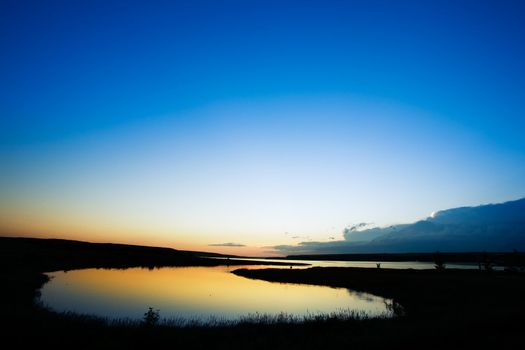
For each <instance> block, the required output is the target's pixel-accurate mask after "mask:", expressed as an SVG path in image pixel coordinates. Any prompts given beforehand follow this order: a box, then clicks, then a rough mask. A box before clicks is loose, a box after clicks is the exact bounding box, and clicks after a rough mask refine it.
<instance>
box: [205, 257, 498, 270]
mask: <svg viewBox="0 0 525 350" xmlns="http://www.w3.org/2000/svg"><path fill="white" fill-rule="evenodd" d="M213 259H223V260H224V259H226V258H222V257H216V258H213ZM230 259H231V260H248V261H257V262H268V263H271V262H278V263H290V264H304V265H302V266H301V265H299V266H294V267H293V268H298V269H300V268H309V267H364V268H374V269H375V268H377V264H378V263H380V264H381V268H385V269H414V270H434V269H435V263H434V262H427V261H341V260H292V259H266V258H230ZM445 265H446V268H447V269H468V270H477V269H479V266H478V264H474V263H446V264H445ZM265 267H268V266H265ZM274 267H275V266H274ZM250 268H258V267H257V266H250ZM493 269H494V270H497V271H503V266H494V267H493Z"/></svg>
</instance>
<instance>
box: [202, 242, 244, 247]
mask: <svg viewBox="0 0 525 350" xmlns="http://www.w3.org/2000/svg"><path fill="white" fill-rule="evenodd" d="M208 245H209V246H210V247H246V245H244V244H240V243H231V242H229V243H213V244H208Z"/></svg>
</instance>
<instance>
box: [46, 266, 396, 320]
mask: <svg viewBox="0 0 525 350" xmlns="http://www.w3.org/2000/svg"><path fill="white" fill-rule="evenodd" d="M237 268H240V266H236V267H225V266H220V267H176V268H160V269H154V270H148V269H142V268H131V269H125V270H116V269H85V270H74V271H68V272H63V271H60V272H53V273H49V274H48V275H49V276H50V277H52V279H51V281H50V282H48V283H46V284H45V285H44V287H43V288H42V290H41V293H42V294H41V301H42V302H43V303H44V305H46V306H48V307H50V308H52V309H53V310H55V311H73V312H77V313H82V314H92V315H97V316H103V317H108V318H113V319H115V318H133V319H141V318H142V317H143V315H144V312H145V311H146V310H147V308H148V307H150V306H151V307H153V308H155V309H160V315H161V317H162V318H178V319H183V320H193V319H198V320H201V321H206V320H207V319H209V318H210V317H218V318H221V319H226V320H235V319H238V318H239V317H240V316H244V315H248V314H255V313H260V314H273V315H275V314H279V313H281V312H285V313H288V314H293V315H296V316H304V315H307V314H309V313H310V314H318V313H331V312H338V311H341V310H348V309H350V310H355V311H358V312H365V313H366V314H368V315H370V316H377V315H382V314H387V315H389V311H388V309H387V304H388V303H390V300H387V299H383V298H381V297H377V296H374V295H371V294H367V293H357V292H354V291H351V290H348V289H344V288H330V287H322V286H311V285H299V284H287V283H272V282H266V281H260V280H252V279H248V278H244V277H239V276H236V275H234V274H232V273H230V271H232V270H234V269H237ZM249 268H253V266H249Z"/></svg>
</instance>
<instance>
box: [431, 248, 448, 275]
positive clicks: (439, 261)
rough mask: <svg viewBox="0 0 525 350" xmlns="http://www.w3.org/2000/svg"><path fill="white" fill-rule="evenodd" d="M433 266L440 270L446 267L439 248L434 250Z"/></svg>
mask: <svg viewBox="0 0 525 350" xmlns="http://www.w3.org/2000/svg"><path fill="white" fill-rule="evenodd" d="M434 267H435V268H436V269H437V270H439V271H442V270H444V269H445V268H446V264H445V261H444V260H443V257H442V256H441V253H440V252H439V250H438V251H436V255H434Z"/></svg>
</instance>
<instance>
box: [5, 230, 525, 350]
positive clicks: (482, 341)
mask: <svg viewBox="0 0 525 350" xmlns="http://www.w3.org/2000/svg"><path fill="white" fill-rule="evenodd" d="M0 253H1V262H2V264H1V274H2V280H3V281H4V282H3V287H2V288H1V294H0V308H1V310H2V312H1V323H2V324H1V327H2V338H3V340H4V342H6V344H7V342H8V341H13V342H14V344H16V347H26V346H38V347H44V346H45V347H48V346H49V347H51V348H72V349H99V348H105V349H110V348H111V349H116V348H126V349H127V348H135V349H142V348H148V349H150V348H151V349H155V348H158V349H163V348H171V349H175V348H188V349H199V348H220V349H241V348H242V349H268V348H270V349H285V348H286V349H290V348H292V349H324V348H334V349H335V348H349V349H350V348H354V349H379V348H383V349H384V348H403V349H406V348H414V349H415V348H418V349H428V348H440V349H447V348H450V349H455V348H469V349H470V348H487V347H493V348H521V346H522V345H523V335H524V328H523V324H525V317H524V311H525V275H524V274H523V273H519V272H515V271H514V272H509V271H505V272H503V271H501V272H496V271H470V270H447V269H445V270H441V271H438V270H419V271H416V270H389V269H359V268H310V269H305V270H300V269H264V270H246V269H242V270H237V271H235V273H236V274H237V275H240V276H244V277H248V278H259V279H264V280H268V281H275V282H286V283H307V284H316V285H326V286H333V287H345V288H351V289H353V290H357V291H363V292H370V293H373V294H376V295H380V296H383V297H387V298H392V299H394V300H395V302H396V303H397V304H396V305H397V306H396V307H395V310H396V311H397V315H398V316H397V317H395V318H393V319H360V318H356V317H344V318H337V317H322V318H321V317H320V318H317V319H310V320H308V321H306V322H304V323H291V322H289V320H288V319H286V318H282V319H279V318H276V319H264V318H259V319H257V318H252V319H247V320H244V321H243V322H240V323H238V324H234V325H232V324H230V325H227V324H221V323H220V322H218V323H216V324H214V325H212V326H206V325H199V324H195V325H190V326H186V327H180V326H177V325H174V324H159V325H155V326H152V325H147V324H145V323H141V322H130V321H125V322H120V323H112V324H109V323H108V322H107V321H105V320H103V319H99V318H94V317H89V316H83V315H75V314H57V313H55V312H52V311H49V310H46V309H45V308H42V307H40V306H39V305H36V304H35V303H34V302H33V301H34V298H35V297H36V296H37V293H38V289H39V288H40V287H41V286H42V285H43V284H44V283H45V282H46V281H47V277H46V276H45V275H44V274H43V272H46V271H52V270H64V269H66V270H67V269H73V268H81V267H120V268H124V267H131V266H146V267H152V268H153V267H154V266H190V265H191V266H214V265H217V264H221V263H230V264H231V263H232V262H228V261H216V260H213V259H206V258H202V257H198V256H197V255H196V254H195V253H192V252H179V251H176V250H172V249H164V248H149V247H137V246H124V245H96V244H91V245H90V244H88V243H82V242H73V243H71V242H67V241H56V240H51V241H49V240H13V239H1V241H0ZM241 263H242V262H241ZM243 264H244V263H243ZM285 265H289V264H287V263H285Z"/></svg>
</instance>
